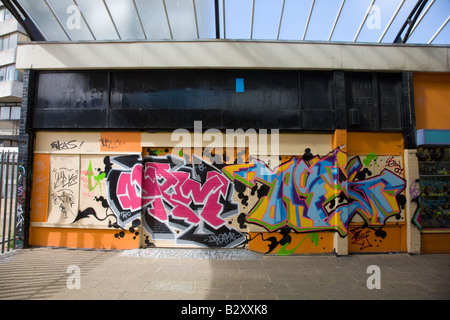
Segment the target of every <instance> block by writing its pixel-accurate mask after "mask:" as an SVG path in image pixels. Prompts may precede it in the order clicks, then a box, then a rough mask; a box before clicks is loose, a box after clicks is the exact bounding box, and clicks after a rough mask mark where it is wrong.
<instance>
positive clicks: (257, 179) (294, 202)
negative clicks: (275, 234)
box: [223, 149, 405, 236]
mask: <svg viewBox="0 0 450 320" xmlns="http://www.w3.org/2000/svg"><path fill="white" fill-rule="evenodd" d="M346 158H347V157H346V154H345V153H344V152H342V151H340V150H339V149H336V150H335V151H333V152H331V153H329V154H328V155H326V156H325V157H323V158H321V157H318V156H316V157H313V158H311V159H308V160H307V161H306V160H303V159H300V158H298V157H292V159H291V160H289V161H288V162H285V163H283V164H282V165H280V166H279V167H277V168H275V170H271V169H270V168H268V167H267V166H266V165H265V164H264V163H263V162H261V161H259V160H254V161H253V162H252V163H249V164H241V165H231V166H227V167H225V168H224V169H223V171H224V173H225V174H226V175H227V176H228V177H229V178H230V179H231V180H233V181H235V180H237V181H240V182H241V183H243V184H245V185H246V186H247V187H249V188H252V187H254V186H255V184H257V183H259V184H264V185H266V186H268V187H269V188H270V190H269V192H268V193H267V194H265V195H263V196H262V197H261V198H260V199H259V200H258V202H257V203H256V205H255V206H254V207H253V208H252V209H251V211H250V213H249V214H248V216H247V221H249V222H253V223H256V224H259V225H261V226H263V227H265V228H266V229H267V230H268V231H270V232H272V231H276V230H278V229H280V228H281V227H284V226H288V227H291V228H292V229H294V230H295V231H297V232H305V231H313V230H337V231H338V232H339V233H340V235H341V236H346V235H347V234H348V224H349V222H350V220H351V219H352V217H353V216H354V215H355V214H356V213H359V214H360V215H361V216H362V217H363V218H364V219H365V220H366V221H367V223H369V225H371V226H382V225H383V224H384V222H385V221H386V219H387V218H388V217H390V216H392V215H396V214H398V213H399V212H400V208H399V205H398V203H397V196H398V195H399V194H400V193H401V192H402V191H403V189H404V188H405V181H404V180H403V179H401V178H400V177H398V176H397V175H395V174H394V173H392V172H391V171H389V170H387V169H385V170H383V171H382V172H381V174H380V175H378V176H376V177H373V178H370V179H361V180H360V178H361V177H363V176H364V177H365V174H362V175H361V174H360V173H361V171H360V170H361V168H362V164H361V162H360V160H359V158H358V157H355V158H353V159H351V160H350V161H349V162H348V164H347V165H344V164H345V162H346V161H345V160H346ZM357 179H358V180H357Z"/></svg>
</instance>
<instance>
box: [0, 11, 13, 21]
mask: <svg viewBox="0 0 450 320" xmlns="http://www.w3.org/2000/svg"><path fill="white" fill-rule="evenodd" d="M11 18H12V14H11V12H9V10H8V9H6V8H1V9H0V22H2V21H5V20H8V19H11Z"/></svg>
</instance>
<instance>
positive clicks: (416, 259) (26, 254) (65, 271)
mask: <svg viewBox="0 0 450 320" xmlns="http://www.w3.org/2000/svg"><path fill="white" fill-rule="evenodd" d="M373 265H375V266H377V267H378V270H379V273H380V275H379V279H378V280H379V284H380V288H379V289H377V288H375V289H370V288H369V287H368V284H367V283H368V282H369V281H368V280H369V278H370V277H371V276H373V275H374V274H373V272H368V267H369V266H373ZM0 299H2V300H7V299H12V300H33V299H37V300H203V301H205V300H227V301H228V300H230V299H231V300H241V301H244V300H253V301H260V300H264V301H268V300H302V299H307V300H354V299H357V300H361V299H368V300H405V299H406V300H411V299H412V300H418V299H420V300H437V299H439V300H441V299H442V300H448V299H450V255H445V254H433V255H409V254H364V255H363V254H360V255H357V254H354V255H349V256H344V257H341V256H335V255H317V256H315V255H307V256H301V255H293V256H288V257H279V256H268V255H261V254H257V253H254V252H249V251H246V250H229V251H228V250H206V249H205V250H203V249H155V248H153V249H136V250H123V251H119V250H118V251H114V250H111V251H109V250H82V249H78V250H75V249H64V248H29V249H22V250H16V251H14V252H11V253H7V254H4V255H1V256H0Z"/></svg>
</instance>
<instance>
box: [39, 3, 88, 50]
mask: <svg viewBox="0 0 450 320" xmlns="http://www.w3.org/2000/svg"><path fill="white" fill-rule="evenodd" d="M47 2H48V4H49V5H50V7H51V8H52V10H53V11H54V12H55V14H56V15H57V17H58V19H59V21H60V22H61V24H62V25H63V26H64V29H65V30H66V32H67V33H68V34H69V36H70V38H71V39H72V40H75V41H77V40H78V41H80V40H94V38H93V37H92V34H91V32H90V31H89V29H88V27H87V25H86V22H85V21H84V19H83V16H82V15H81V11H80V8H78V6H77V5H75V4H74V2H73V0H47Z"/></svg>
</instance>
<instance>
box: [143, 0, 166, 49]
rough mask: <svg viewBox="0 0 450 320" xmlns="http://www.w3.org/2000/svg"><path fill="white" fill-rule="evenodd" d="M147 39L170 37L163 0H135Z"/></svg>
mask: <svg viewBox="0 0 450 320" xmlns="http://www.w3.org/2000/svg"><path fill="white" fill-rule="evenodd" d="M135 3H136V7H137V9H138V11H139V15H140V17H141V20H142V24H143V26H144V30H145V34H146V35H147V39H153V40H155V39H170V38H171V37H170V31H169V26H168V24H167V17H166V12H165V11H164V4H163V2H162V0H135Z"/></svg>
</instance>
